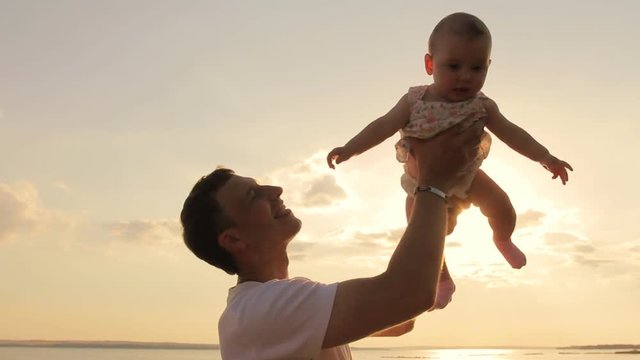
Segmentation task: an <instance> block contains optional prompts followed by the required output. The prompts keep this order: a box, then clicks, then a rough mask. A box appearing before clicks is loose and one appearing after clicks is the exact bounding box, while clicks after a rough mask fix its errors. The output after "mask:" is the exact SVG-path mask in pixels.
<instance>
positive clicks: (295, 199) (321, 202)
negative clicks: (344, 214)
mask: <svg viewBox="0 0 640 360" xmlns="http://www.w3.org/2000/svg"><path fill="white" fill-rule="evenodd" d="M260 182H263V183H271V184H277V185H279V186H282V187H283V188H284V189H285V191H284V193H283V195H282V197H283V198H284V199H285V200H286V201H287V203H289V204H290V205H294V206H296V207H298V208H299V207H302V208H303V209H322V208H327V207H331V206H334V205H338V204H340V203H341V202H343V201H345V200H346V199H347V198H348V194H347V191H346V190H345V189H344V188H343V187H342V186H341V185H340V184H339V182H338V180H337V179H336V173H335V172H333V171H330V170H329V169H328V167H327V164H326V162H325V159H324V153H323V152H318V153H316V154H313V155H311V156H310V157H308V158H306V159H304V160H302V161H301V162H299V163H297V164H294V165H291V166H288V167H286V168H281V169H278V170H275V171H272V172H271V173H269V174H267V175H266V176H264V177H263V179H260Z"/></svg>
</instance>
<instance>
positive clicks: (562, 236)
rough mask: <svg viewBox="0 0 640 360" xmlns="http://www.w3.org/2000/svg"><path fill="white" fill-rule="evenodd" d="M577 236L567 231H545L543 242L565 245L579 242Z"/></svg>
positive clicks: (551, 244) (554, 245)
mask: <svg viewBox="0 0 640 360" xmlns="http://www.w3.org/2000/svg"><path fill="white" fill-rule="evenodd" d="M581 241H582V240H580V238H579V237H577V236H576V235H573V234H569V233H560V232H555V233H547V234H546V235H545V239H544V242H545V244H547V245H550V246H553V247H567V246H570V245H573V244H575V243H578V242H581Z"/></svg>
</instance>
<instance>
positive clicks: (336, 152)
mask: <svg viewBox="0 0 640 360" xmlns="http://www.w3.org/2000/svg"><path fill="white" fill-rule="evenodd" d="M352 156H353V154H351V153H349V152H348V151H347V150H346V148H345V147H344V146H340V147H337V148H335V149H333V150H331V151H330V152H329V155H327V164H329V167H330V168H332V169H335V166H334V165H333V161H334V160H335V162H336V165H337V164H340V163H341V162H344V161H347V160H349V159H350V158H351V157H352Z"/></svg>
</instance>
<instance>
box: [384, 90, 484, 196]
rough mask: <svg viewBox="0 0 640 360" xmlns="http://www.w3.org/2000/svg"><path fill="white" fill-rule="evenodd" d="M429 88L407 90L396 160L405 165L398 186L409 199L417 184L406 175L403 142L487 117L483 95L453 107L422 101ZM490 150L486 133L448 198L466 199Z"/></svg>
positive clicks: (406, 146) (407, 153) (406, 153)
mask: <svg viewBox="0 0 640 360" xmlns="http://www.w3.org/2000/svg"><path fill="white" fill-rule="evenodd" d="M428 87H429V85H422V86H416V87H412V88H409V94H408V96H409V97H408V98H409V106H410V107H411V116H410V118H409V122H408V123H407V125H405V126H404V128H402V129H400V135H401V136H402V138H401V139H400V140H399V141H398V142H397V143H396V159H398V161H400V162H402V163H404V164H405V166H404V170H405V171H404V174H402V177H401V178H400V183H401V185H402V188H403V189H404V190H405V191H406V193H407V195H409V196H413V191H414V189H415V187H416V185H417V184H416V180H415V179H414V178H413V177H411V175H409V172H408V168H407V165H406V162H407V160H408V159H409V152H408V150H409V146H408V144H407V142H406V141H404V138H405V137H415V138H419V139H428V138H431V137H433V136H435V135H437V134H439V133H440V132H442V131H444V130H446V129H448V128H450V127H452V126H455V125H457V124H460V123H465V124H467V125H466V126H470V125H471V124H472V123H473V122H475V121H478V120H480V119H482V118H484V117H486V116H487V114H486V111H485V109H484V106H483V104H482V99H486V98H487V97H486V96H485V95H484V94H482V93H478V94H477V95H476V96H474V97H472V98H471V99H469V100H465V101H460V102H453V103H448V102H439V101H424V100H422V98H423V96H424V93H425V91H426V90H427V88H428ZM490 148H491V136H490V135H489V133H487V132H486V131H485V132H484V133H483V134H482V138H481V141H480V147H479V148H478V153H477V155H476V158H475V160H474V161H472V162H471V163H470V164H469V165H468V166H467V167H465V168H464V169H463V170H462V173H463V174H464V177H463V178H462V180H460V181H459V182H458V183H457V184H456V185H455V186H454V187H453V188H452V189H451V191H450V192H449V194H448V195H455V196H457V197H459V198H461V199H465V198H467V196H468V191H469V187H470V186H471V182H472V181H473V178H474V177H475V176H476V172H477V171H478V169H479V168H480V165H481V164H482V161H483V160H484V159H486V157H487V155H489V149H490Z"/></svg>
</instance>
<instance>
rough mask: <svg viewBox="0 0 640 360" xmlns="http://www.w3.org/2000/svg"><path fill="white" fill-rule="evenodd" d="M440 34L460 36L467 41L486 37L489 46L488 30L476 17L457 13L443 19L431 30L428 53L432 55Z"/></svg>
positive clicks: (489, 36) (489, 35)
mask: <svg viewBox="0 0 640 360" xmlns="http://www.w3.org/2000/svg"><path fill="white" fill-rule="evenodd" d="M442 33H448V34H452V35H457V36H462V37H464V38H467V39H469V40H474V39H477V38H479V37H483V36H486V37H487V38H488V39H489V44H491V32H489V28H488V27H487V26H486V25H485V24H484V23H483V22H482V20H480V19H478V17H476V16H474V15H471V14H467V13H463V12H457V13H453V14H451V15H448V16H446V17H445V18H444V19H442V20H440V22H439V23H438V24H437V25H436V27H435V28H433V31H432V32H431V36H429V53H430V54H432V55H433V52H434V50H435V47H436V43H437V41H436V40H437V37H438V35H440V34H442Z"/></svg>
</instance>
